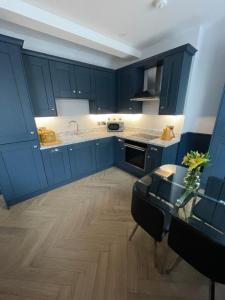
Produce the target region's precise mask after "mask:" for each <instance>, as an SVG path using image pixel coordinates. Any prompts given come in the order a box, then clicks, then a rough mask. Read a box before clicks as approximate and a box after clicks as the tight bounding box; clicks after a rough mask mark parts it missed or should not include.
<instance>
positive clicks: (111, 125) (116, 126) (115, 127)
mask: <svg viewBox="0 0 225 300" xmlns="http://www.w3.org/2000/svg"><path fill="white" fill-rule="evenodd" d="M107 131H109V132H114V131H124V122H116V121H115V122H108V123H107Z"/></svg>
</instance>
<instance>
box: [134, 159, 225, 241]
mask: <svg viewBox="0 0 225 300" xmlns="http://www.w3.org/2000/svg"><path fill="white" fill-rule="evenodd" d="M186 173H187V169H186V168H184V167H181V166H177V165H163V166H161V167H159V168H157V169H155V170H154V171H153V172H151V173H149V174H148V175H146V176H144V177H143V178H141V179H139V180H138V181H137V182H136V189H137V191H138V192H139V193H140V194H142V195H143V196H144V197H147V198H148V196H149V201H151V202H152V203H153V204H154V205H156V206H158V207H159V208H160V209H163V210H165V211H166V212H167V213H170V214H171V215H172V216H174V217H176V218H179V219H181V220H183V221H184V222H186V223H188V224H189V225H191V226H193V227H194V228H196V229H197V230H199V231H201V232H203V233H204V234H205V235H207V236H208V237H209V238H211V239H212V240H214V241H216V242H218V243H220V244H222V245H224V246H225V201H224V200H223V199H215V198H213V197H210V196H208V195H206V194H205V192H204V190H200V191H198V192H191V191H189V192H188V191H187V190H186V189H185V187H184V177H185V175H186ZM224 191H225V189H224ZM151 196H153V197H151ZM224 198H225V193H224Z"/></svg>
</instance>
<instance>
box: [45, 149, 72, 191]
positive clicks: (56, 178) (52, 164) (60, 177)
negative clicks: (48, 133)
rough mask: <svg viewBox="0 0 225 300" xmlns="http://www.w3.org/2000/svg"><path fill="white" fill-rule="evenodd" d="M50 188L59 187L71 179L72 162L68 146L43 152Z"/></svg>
mask: <svg viewBox="0 0 225 300" xmlns="http://www.w3.org/2000/svg"><path fill="white" fill-rule="evenodd" d="M42 157H43V162H44V167H45V172H46V176H47V181H48V185H49V186H55V185H56V186H57V185H60V184H63V183H66V182H67V181H69V180H70V179H71V170H70V160H69V154H68V150H67V147H66V146H62V147H55V148H50V149H46V150H42Z"/></svg>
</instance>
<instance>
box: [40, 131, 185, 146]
mask: <svg viewBox="0 0 225 300" xmlns="http://www.w3.org/2000/svg"><path fill="white" fill-rule="evenodd" d="M133 135H134V133H131V132H125V131H124V132H104V131H101V132H89V133H88V132H86V133H82V134H78V135H76V136H70V137H69V138H65V139H61V141H62V142H61V143H60V144H57V145H50V146H41V148H40V149H41V150H45V149H51V148H55V147H61V146H68V145H72V144H76V143H81V142H87V141H93V140H97V139H102V138H107V137H120V138H124V139H129V140H133V141H137V142H143V143H145V144H150V145H155V146H159V147H168V146H171V145H174V144H177V143H179V141H180V140H179V138H174V139H172V140H170V141H163V140H161V139H160V138H156V139H153V140H146V139H141V138H137V137H134V136H133Z"/></svg>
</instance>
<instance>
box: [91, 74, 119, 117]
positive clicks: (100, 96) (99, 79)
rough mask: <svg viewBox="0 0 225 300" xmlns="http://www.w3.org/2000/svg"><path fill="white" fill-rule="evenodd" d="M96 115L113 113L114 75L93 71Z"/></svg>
mask: <svg viewBox="0 0 225 300" xmlns="http://www.w3.org/2000/svg"><path fill="white" fill-rule="evenodd" d="M94 82H95V105H96V113H112V112H115V73H114V72H110V71H101V70H94Z"/></svg>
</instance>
